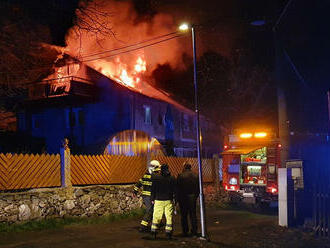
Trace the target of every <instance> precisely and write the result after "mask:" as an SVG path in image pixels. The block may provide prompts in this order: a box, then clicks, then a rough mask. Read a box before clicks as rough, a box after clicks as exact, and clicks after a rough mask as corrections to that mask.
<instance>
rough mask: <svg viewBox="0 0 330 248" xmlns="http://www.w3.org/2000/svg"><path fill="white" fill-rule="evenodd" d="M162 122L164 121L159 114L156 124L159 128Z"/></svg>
mask: <svg viewBox="0 0 330 248" xmlns="http://www.w3.org/2000/svg"><path fill="white" fill-rule="evenodd" d="M163 121H164V118H163V116H162V115H161V114H160V113H159V114H158V124H159V126H162V125H163Z"/></svg>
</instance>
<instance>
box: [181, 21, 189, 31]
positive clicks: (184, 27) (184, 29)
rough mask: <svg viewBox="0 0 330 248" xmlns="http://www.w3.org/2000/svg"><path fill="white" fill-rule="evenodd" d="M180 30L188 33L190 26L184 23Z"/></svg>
mask: <svg viewBox="0 0 330 248" xmlns="http://www.w3.org/2000/svg"><path fill="white" fill-rule="evenodd" d="M179 29H180V30H181V31H187V30H188V29H189V25H188V24H187V23H182V24H181V25H180V26H179Z"/></svg>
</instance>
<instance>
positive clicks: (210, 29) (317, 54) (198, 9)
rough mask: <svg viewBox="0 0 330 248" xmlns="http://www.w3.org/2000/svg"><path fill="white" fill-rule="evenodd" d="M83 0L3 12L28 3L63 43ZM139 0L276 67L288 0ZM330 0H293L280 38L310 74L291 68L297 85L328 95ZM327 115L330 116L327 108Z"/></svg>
mask: <svg viewBox="0 0 330 248" xmlns="http://www.w3.org/2000/svg"><path fill="white" fill-rule="evenodd" d="M78 2H79V1H78V0H44V1H39V0H29V1H26V0H3V1H1V3H0V7H1V11H5V8H3V7H4V6H6V5H7V4H8V3H10V5H11V6H15V4H17V6H21V7H22V6H23V9H24V10H25V11H26V13H27V15H29V17H30V19H31V20H32V21H33V22H35V23H39V24H42V25H46V26H48V27H49V28H50V32H51V37H52V43H53V44H55V45H61V46H63V45H65V33H66V32H67V30H68V29H69V28H70V27H71V26H72V25H73V21H74V20H75V15H74V12H75V8H76V7H77V6H78ZM133 2H134V4H135V7H136V10H137V11H138V13H140V17H141V18H142V19H145V18H148V16H149V17H150V16H152V15H153V14H155V13H157V12H165V13H170V14H171V15H172V16H173V17H174V19H175V21H176V22H178V23H180V22H181V21H190V22H191V23H198V24H203V25H204V27H203V28H202V29H201V32H200V33H199V35H200V36H202V37H203V39H200V40H202V41H201V42H200V45H202V46H205V47H207V48H210V49H215V50H217V49H218V50H220V52H221V53H222V54H223V55H225V56H230V53H231V50H232V49H249V50H250V51H251V53H250V54H251V56H252V57H253V59H254V61H255V62H256V63H259V64H263V65H268V66H269V67H270V68H272V69H273V70H274V66H275V64H274V57H275V54H274V34H273V33H272V27H273V26H274V24H275V22H276V20H277V19H278V17H279V16H280V14H281V12H282V10H283V8H284V6H285V4H286V3H287V2H288V1H287V0H230V1H228V0H226V1H225V0H222V1H220V0H208V1H200V0H181V1H176V0H134V1H133ZM329 5H330V2H329V1H327V0H316V1H310V0H292V1H291V4H290V6H289V8H288V9H287V11H286V13H285V15H284V16H283V19H282V20H281V23H280V25H279V26H278V27H277V33H276V34H277V35H276V38H277V39H278V41H280V43H281V46H282V47H283V48H284V49H285V51H286V52H287V54H288V55H289V56H290V59H291V60H292V61H291V62H292V63H293V64H294V65H295V66H296V69H297V70H298V71H299V73H300V75H301V76H302V77H303V78H304V82H305V85H299V83H301V82H300V81H301V80H299V78H298V77H297V75H295V74H296V73H295V72H292V68H291V73H293V75H292V76H290V78H292V80H293V81H294V80H296V82H295V83H296V85H295V86H294V87H292V88H299V89H301V87H303V89H302V90H304V89H305V92H308V91H309V90H311V91H313V92H314V93H315V96H317V95H322V94H323V95H322V96H324V94H325V92H326V89H327V88H328V81H329V79H328V78H329V72H328V71H329V70H328V65H329V63H330V61H329V58H330V56H329V55H330V46H329V45H328V44H329V39H330V38H329V27H328V24H329V23H330V22H329V18H330V17H329V15H328V13H329V10H330V6H329ZM255 20H265V21H266V25H264V26H261V27H260V26H259V27H256V26H251V25H250V23H251V22H252V21H255ZM17 21H19V20H17ZM287 66H288V67H289V68H286V70H287V71H290V63H289V64H288V65H287ZM274 71H275V70H274ZM288 78H289V77H288ZM297 78H298V79H297ZM289 81H290V80H289ZM290 83H291V81H290ZM292 84H294V83H292ZM289 88H290V87H289ZM304 94H305V93H303V95H304ZM307 95H308V94H307ZM315 96H314V97H311V99H310V102H311V106H309V108H310V109H312V110H313V109H315V108H318V107H319V109H324V101H322V102H318V101H313V99H315V98H318V97H315ZM318 99H320V98H318ZM295 103H296V102H295ZM298 105H299V104H298ZM321 115H323V116H324V111H323V112H322V114H321ZM321 119H322V118H321Z"/></svg>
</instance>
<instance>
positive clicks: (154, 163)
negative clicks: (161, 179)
mask: <svg viewBox="0 0 330 248" xmlns="http://www.w3.org/2000/svg"><path fill="white" fill-rule="evenodd" d="M149 165H151V166H157V165H158V166H160V163H159V162H158V160H151V161H150V163H149Z"/></svg>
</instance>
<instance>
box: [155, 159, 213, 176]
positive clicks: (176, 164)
mask: <svg viewBox="0 0 330 248" xmlns="http://www.w3.org/2000/svg"><path fill="white" fill-rule="evenodd" d="M154 159H157V160H158V161H159V162H160V163H161V164H163V163H166V164H168V166H169V169H170V172H171V174H172V175H173V176H175V177H176V176H178V174H179V173H181V172H182V170H183V165H184V164H185V163H189V164H191V168H192V171H194V172H195V173H197V174H198V159H197V158H180V157H166V156H155V157H154ZM214 163H215V160H214V159H202V168H203V181H204V182H214V180H215V178H216V174H215V173H216V169H215V168H216V164H214Z"/></svg>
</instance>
